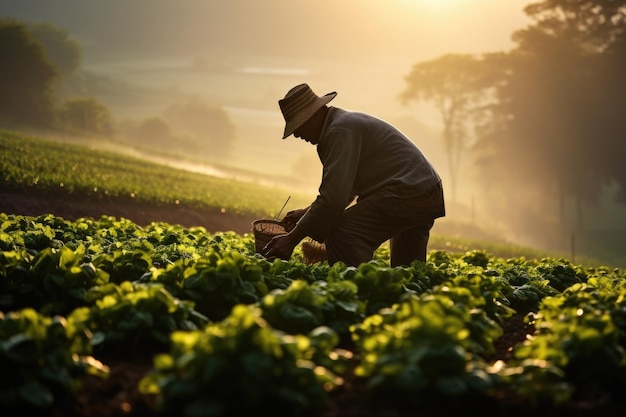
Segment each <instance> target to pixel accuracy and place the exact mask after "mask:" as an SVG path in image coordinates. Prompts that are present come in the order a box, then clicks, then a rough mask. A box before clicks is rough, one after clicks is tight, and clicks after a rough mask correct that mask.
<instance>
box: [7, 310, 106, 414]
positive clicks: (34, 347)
mask: <svg viewBox="0 0 626 417" xmlns="http://www.w3.org/2000/svg"><path fill="white" fill-rule="evenodd" d="M89 336H90V335H89V333H88V331H87V330H86V329H85V328H84V327H82V326H80V325H77V324H76V323H73V321H72V319H71V318H70V319H67V320H66V319H65V318H63V317H60V316H55V317H47V316H45V315H42V314H39V313H38V312H36V311H35V310H33V309H30V308H27V309H23V310H19V311H15V312H9V313H7V314H4V313H3V312H1V311H0V340H1V342H0V366H1V368H2V370H3V372H4V373H5V374H4V375H5V376H7V377H4V378H0V404H1V405H2V406H3V408H6V409H7V410H11V409H13V408H15V409H16V410H17V409H21V410H23V411H28V410H35V411H36V412H37V411H41V410H45V409H48V408H50V407H51V406H52V405H54V404H55V403H59V402H61V401H62V400H64V399H67V398H69V397H70V396H71V395H72V394H74V393H75V392H76V390H77V388H78V386H79V383H80V382H79V381H80V377H81V376H84V375H86V374H93V375H97V376H101V377H102V376H106V375H107V374H108V372H109V370H108V367H107V366H105V365H103V364H101V363H100V362H98V361H96V360H95V359H94V358H93V357H92V356H91V345H90V342H89ZM24 406H26V407H25V408H24Z"/></svg>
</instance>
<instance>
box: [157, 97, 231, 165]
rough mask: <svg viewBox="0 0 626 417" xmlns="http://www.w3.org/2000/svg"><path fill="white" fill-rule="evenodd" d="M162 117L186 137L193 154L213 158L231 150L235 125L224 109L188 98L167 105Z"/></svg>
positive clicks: (220, 156) (200, 100) (225, 154)
mask: <svg viewBox="0 0 626 417" xmlns="http://www.w3.org/2000/svg"><path fill="white" fill-rule="evenodd" d="M163 117H164V118H165V120H167V121H168V122H169V123H170V125H171V126H172V128H173V129H174V130H175V131H176V132H177V133H180V134H181V135H182V136H183V137H185V138H186V141H187V142H188V144H187V148H188V149H189V150H190V151H191V153H192V155H194V156H198V152H200V153H203V154H205V155H208V156H210V157H212V158H214V159H216V158H222V157H225V156H227V155H228V153H229V152H230V150H231V147H232V143H233V140H234V137H235V128H234V125H233V124H232V122H231V121H230V118H229V116H228V114H227V113H226V111H225V110H224V109H223V108H221V107H218V106H212V105H210V104H208V103H206V102H205V101H203V100H202V99H200V98H198V97H191V98H189V99H187V100H184V101H180V102H177V103H174V104H172V105H170V106H169V107H167V108H166V109H165V111H164V112H163Z"/></svg>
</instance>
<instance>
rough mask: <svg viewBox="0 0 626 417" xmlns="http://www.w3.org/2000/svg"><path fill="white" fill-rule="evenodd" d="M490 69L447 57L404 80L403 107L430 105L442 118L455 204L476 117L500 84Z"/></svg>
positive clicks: (479, 60) (467, 58) (469, 58)
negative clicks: (406, 105) (421, 102)
mask: <svg viewBox="0 0 626 417" xmlns="http://www.w3.org/2000/svg"><path fill="white" fill-rule="evenodd" d="M488 68H489V67H488V66H487V65H486V64H485V60H484V58H483V57H477V56H473V55H459V54H448V55H444V56H442V57H439V58H437V59H434V60H432V61H427V62H421V63H418V64H416V65H414V66H413V68H412V70H411V72H410V73H409V74H408V75H407V76H406V77H405V81H406V84H407V86H406V88H405V90H404V91H403V92H402V94H401V96H400V100H401V101H402V103H404V104H406V103H408V102H410V101H412V100H416V101H419V100H423V101H430V102H432V103H433V104H434V105H435V107H436V108H437V110H438V111H439V114H440V115H441V120H442V122H443V141H444V150H445V152H446V156H447V159H448V168H449V173H450V190H451V196H452V200H455V199H456V191H457V183H458V178H459V170H460V169H461V164H462V158H463V156H464V154H465V153H466V152H467V151H468V149H469V147H470V142H471V140H472V138H473V134H472V129H471V127H472V125H473V122H474V120H475V119H474V117H478V113H479V112H480V111H481V109H482V108H483V107H484V106H485V105H486V103H487V102H488V101H489V98H490V94H489V93H490V91H491V90H492V88H493V86H494V85H495V84H497V81H496V80H495V79H493V78H492V75H493V72H491V71H488Z"/></svg>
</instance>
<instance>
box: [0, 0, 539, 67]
mask: <svg viewBox="0 0 626 417" xmlns="http://www.w3.org/2000/svg"><path fill="white" fill-rule="evenodd" d="M527 3H529V1H528V0H524V1H520V0H317V1H308V0H106V1H100V0H2V2H0V15H3V16H11V17H15V18H18V19H22V20H27V21H33V22H36V21H50V22H52V23H54V24H56V25H58V26H60V27H63V28H66V29H68V30H69V31H70V32H71V33H72V35H73V36H75V37H77V38H78V39H80V40H81V43H82V44H83V45H84V47H85V49H86V52H87V56H86V58H88V59H94V58H96V56H91V55H90V53H94V54H95V53H107V54H110V55H114V56H133V57H138V58H139V57H142V58H145V57H150V56H151V57H154V56H172V55H177V56H189V55H196V56H207V55H212V54H216V53H219V54H245V55H254V54H257V55H283V56H287V57H292V58H297V57H314V58H320V59H321V58H330V59H342V60H350V59H368V58H372V57H374V58H378V57H381V58H382V57H389V56H406V55H410V56H413V57H414V59H416V60H423V59H430V58H433V57H435V56H437V55H439V54H441V53H445V52H483V51H491V50H501V49H505V48H507V47H508V46H510V40H509V36H510V34H511V33H512V32H513V31H514V30H515V29H518V28H520V27H522V26H524V25H525V24H526V23H527V19H526V16H525V15H524V13H523V11H522V9H523V7H524V5H526V4H527Z"/></svg>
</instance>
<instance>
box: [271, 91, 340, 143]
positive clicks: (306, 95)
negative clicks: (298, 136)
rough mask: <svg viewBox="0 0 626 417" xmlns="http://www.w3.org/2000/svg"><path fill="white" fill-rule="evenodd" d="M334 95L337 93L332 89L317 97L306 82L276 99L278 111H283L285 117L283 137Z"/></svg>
mask: <svg viewBox="0 0 626 417" xmlns="http://www.w3.org/2000/svg"><path fill="white" fill-rule="evenodd" d="M336 95H337V93H336V92H334V91H333V92H332V93H328V94H326V95H324V96H322V97H319V96H318V95H317V94H315V93H314V92H313V90H311V87H309V85H308V84H299V85H297V86H295V87H294V88H292V89H291V90H289V91H288V92H287V95H285V98H283V99H281V100H278V105H279V106H280V111H282V112H283V117H284V118H285V132H284V134H283V139H285V138H286V137H287V136H289V135H291V134H292V133H293V132H294V131H295V130H296V129H297V128H299V127H300V126H302V125H303V124H304V123H305V122H306V121H307V120H309V119H310V118H311V116H313V115H314V114H315V112H316V111H318V110H319V109H321V108H322V107H324V106H325V105H326V104H327V103H328V102H329V101H331V100H332V99H334V98H335V96H336Z"/></svg>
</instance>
